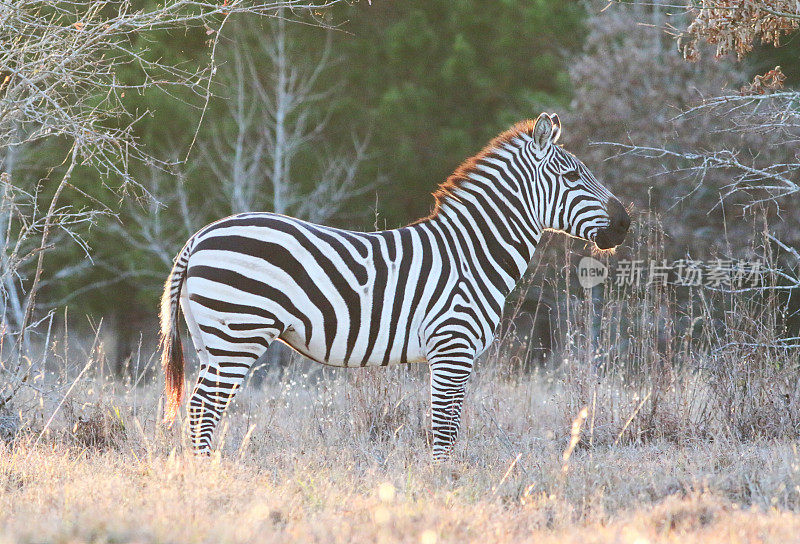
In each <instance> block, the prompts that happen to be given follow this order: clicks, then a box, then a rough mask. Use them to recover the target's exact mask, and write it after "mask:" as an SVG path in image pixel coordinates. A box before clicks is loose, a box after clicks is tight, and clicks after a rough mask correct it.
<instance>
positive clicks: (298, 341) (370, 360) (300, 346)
mask: <svg viewBox="0 0 800 544" xmlns="http://www.w3.org/2000/svg"><path fill="white" fill-rule="evenodd" d="M278 340H280V341H282V342H283V343H284V344H286V345H287V346H289V347H290V348H292V349H293V350H295V351H296V352H297V353H299V354H300V355H303V356H304V357H308V358H309V359H311V360H312V361H316V362H318V363H322V364H324V365H329V366H338V367H361V366H386V365H396V364H401V363H422V362H425V356H424V354H423V352H422V346H421V345H420V342H419V341H418V340H417V341H413V340H412V339H409V342H408V345H407V348H406V350H405V354H406V355H405V359H403V358H402V357H401V356H399V354H393V355H394V356H390V357H388V359H387V358H386V357H385V353H384V351H381V350H375V349H373V350H372V353H370V354H367V353H365V350H364V349H359V347H358V346H356V348H355V349H354V350H353V351H352V352H351V353H350V356H349V357H347V352H346V350H344V349H342V348H337V347H333V348H332V349H331V353H330V355H329V356H328V357H326V354H325V348H324V346H319V347H317V348H316V349H315V346H314V342H312V343H311V345H310V346H309V345H306V343H305V338H304V337H303V336H302V335H301V334H299V333H297V332H296V331H294V330H288V331H286V332H284V333H283V334H282V335H280V336H279V337H278Z"/></svg>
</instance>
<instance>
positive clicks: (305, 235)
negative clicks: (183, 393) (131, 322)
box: [162, 114, 628, 459]
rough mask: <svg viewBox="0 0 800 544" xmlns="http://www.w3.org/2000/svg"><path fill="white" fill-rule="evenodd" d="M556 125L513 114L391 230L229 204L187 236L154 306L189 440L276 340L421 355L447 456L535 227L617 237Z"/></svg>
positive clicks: (206, 429)
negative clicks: (182, 387)
mask: <svg viewBox="0 0 800 544" xmlns="http://www.w3.org/2000/svg"><path fill="white" fill-rule="evenodd" d="M560 130H561V127H560V122H559V121H558V117H557V116H548V115H547V114H542V115H541V116H540V117H539V119H537V121H536V122H533V121H526V122H523V123H519V124H518V125H516V126H515V127H514V128H512V129H511V130H509V131H507V132H505V133H503V134H502V135H500V136H499V137H498V138H496V139H495V140H493V141H492V142H491V144H490V145H489V146H488V147H487V148H486V149H484V150H483V151H482V152H481V153H479V154H478V155H476V156H475V157H473V158H472V159H470V160H468V161H467V162H465V163H464V164H463V165H462V166H461V167H460V168H459V169H458V170H456V172H455V173H454V174H453V176H451V177H450V178H449V179H448V181H447V182H446V183H444V184H442V186H441V187H440V189H439V191H437V192H436V193H435V196H436V201H437V202H436V207H435V209H434V211H433V213H432V214H431V216H430V217H427V218H424V219H422V220H420V221H418V222H416V223H414V224H412V225H409V226H407V227H403V228H400V229H395V230H387V231H382V232H372V233H362V232H352V231H346V230H340V229H335V228H330V227H325V226H320V225H314V224H311V223H307V222H305V221H301V220H299V219H294V218H291V217H286V216H281V215H276V214H272V213H244V214H239V215H235V216H232V217H228V218H226V219H222V220H220V221H217V222H216V223H213V224H211V225H209V226H207V227H205V228H204V229H202V230H201V231H200V232H198V233H197V234H195V235H194V236H193V237H192V238H191V239H190V240H189V241H188V242H187V244H186V246H185V248H184V250H183V251H182V252H181V253H180V254H179V257H178V260H177V261H176V264H175V267H174V268H173V271H172V273H171V274H170V279H169V280H168V283H167V287H166V289H165V296H164V304H163V307H162V332H163V334H164V337H165V338H166V339H169V338H174V337H175V332H174V331H175V326H176V321H177V303H178V300H180V304H181V307H182V309H183V313H184V317H185V320H186V322H187V324H188V327H189V330H190V333H191V337H192V340H193V342H194V346H195V349H196V350H197V352H198V354H199V357H200V360H201V362H202V366H201V370H200V375H199V377H198V381H197V385H196V386H195V388H194V392H193V394H192V396H191V398H190V401H189V414H190V416H189V417H190V429H191V435H192V441H193V445H194V446H195V448H196V449H197V450H198V451H200V452H208V451H210V447H211V437H212V433H213V431H214V428H215V427H216V425H217V423H218V421H219V419H220V417H221V415H222V413H223V411H224V410H225V407H226V406H227V405H228V403H229V402H230V400H231V398H232V397H233V395H234V393H235V391H236V389H237V388H238V387H239V386H240V385H241V383H242V381H243V379H244V377H245V375H246V374H247V372H248V370H249V369H250V366H251V365H252V364H253V362H254V361H255V360H256V359H258V358H259V357H260V356H261V355H262V354H263V353H264V351H265V350H266V349H267V348H268V347H269V345H270V344H271V343H272V342H273V341H274V340H276V339H277V340H280V341H282V342H285V343H286V344H288V345H289V346H291V347H292V348H294V349H295V350H297V351H298V352H300V353H302V354H303V355H305V356H307V357H309V358H310V359H313V360H315V361H318V362H320V363H324V364H328V365H336V366H344V367H362V366H368V365H389V364H399V363H415V362H423V361H427V362H428V363H429V365H430V370H431V408H432V409H431V413H432V424H433V435H434V458H435V459H441V458H444V457H446V456H447V455H448V454H449V452H450V450H451V448H452V445H453V442H454V440H455V438H456V436H457V434H458V429H459V422H460V412H461V404H462V401H463V399H464V393H465V386H466V382H467V379H468V378H469V375H470V373H471V371H472V367H473V362H474V360H475V358H476V357H477V356H478V355H479V354H480V353H482V352H483V351H484V350H485V349H486V348H487V347H488V345H489V343H490V342H491V341H492V339H493V336H494V332H495V329H496V328H497V326H498V324H499V323H500V319H501V313H502V310H503V304H504V301H505V299H506V297H507V296H508V294H509V293H510V292H511V290H512V289H513V287H514V286H515V284H516V283H517V282H518V281H519V279H520V278H521V276H522V274H523V273H524V271H525V270H526V268H527V266H528V263H529V261H530V260H531V257H532V255H533V252H534V250H535V248H536V245H537V243H538V242H539V239H540V236H541V233H542V231H543V230H544V229H548V228H549V229H557V230H561V231H564V232H566V233H568V234H570V235H572V236H576V237H579V238H584V239H587V240H594V241H595V242H596V243H597V244H598V246H600V247H603V246H605V247H612V246H613V245H616V244H618V243H619V242H620V241H621V240H622V238H623V237H624V234H625V231H626V230H627V227H628V219H627V214H625V211H624V209H623V208H622V206H621V205H620V204H619V202H618V201H617V200H616V199H615V198H614V197H613V196H612V195H611V194H610V193H609V192H608V191H607V190H606V189H605V188H603V187H602V186H601V185H600V184H599V183H598V182H597V181H596V180H595V179H594V177H593V176H592V175H591V173H590V172H589V171H588V170H587V169H586V167H585V166H584V165H583V164H582V163H581V162H580V161H578V160H577V159H576V158H575V157H574V156H572V155H571V154H569V153H568V152H566V151H564V150H563V149H562V148H561V147H559V146H557V145H555V141H556V140H557V138H558V136H559V133H560ZM601 240H602V245H601ZM165 344H166V347H169V343H168V341H167V340H165ZM166 353H167V349H165V368H167V369H168V377H170V372H173V371H174V369H173V368H170V367H169V365H167V360H166V358H167V354H166ZM181 365H182V363H181ZM174 366H176V365H173V367H174ZM180 372H181V376H180V380H181V382H182V379H183V378H182V369H181V370H180ZM172 379H173V380H175V376H174V375H172ZM168 389H169V388H168ZM179 394H180V392H178V393H177V394H176V393H174V391H173V393H172V395H173V398H172V400H173V401H174V400H175V398H179ZM176 395H178V397H176Z"/></svg>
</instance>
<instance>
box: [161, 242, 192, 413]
mask: <svg viewBox="0 0 800 544" xmlns="http://www.w3.org/2000/svg"><path fill="white" fill-rule="evenodd" d="M189 253H190V251H189V244H188V243H187V244H186V245H185V246H184V248H183V249H182V250H181V252H180V253H178V258H177V259H176V260H175V264H174V265H173V267H172V270H171V271H170V273H169V276H168V277H167V282H166V284H165V285H164V293H163V294H162V296H161V350H162V352H161V366H162V367H163V368H164V398H165V399H166V404H165V407H164V421H165V422H166V423H168V424H169V423H172V422H173V421H174V420H175V416H176V415H177V414H178V410H179V409H180V406H181V401H182V400H183V388H184V385H183V366H184V362H183V346H182V345H181V336H180V332H179V331H178V319H179V317H180V315H179V314H180V307H181V305H180V300H179V297H180V294H181V288H182V287H183V281H184V279H185V275H186V263H187V262H188V260H189Z"/></svg>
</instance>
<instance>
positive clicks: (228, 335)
mask: <svg viewBox="0 0 800 544" xmlns="http://www.w3.org/2000/svg"><path fill="white" fill-rule="evenodd" d="M200 330H201V331H202V334H203V338H204V341H205V345H206V350H207V352H208V364H206V365H203V366H202V367H201V369H200V375H199V376H198V377H197V384H196V385H195V387H194V391H193V393H192V396H191V398H190V399H189V437H190V440H191V444H192V448H193V450H194V452H195V453H198V454H204V455H208V454H210V453H211V439H212V437H213V435H214V430H215V429H216V428H217V424H218V423H219V421H220V419H222V415H223V414H224V413H225V409H226V408H227V407H228V405H229V404H230V402H231V401H232V400H233V397H234V396H235V395H236V392H237V390H238V389H239V387H241V385H242V383H243V382H244V379H245V376H247V373H248V372H249V370H250V367H251V366H252V365H253V363H254V362H255V361H256V360H257V359H258V358H259V357H260V356H261V355H263V353H264V352H265V351H266V350H267V348H268V347H269V345H270V344H271V343H272V340H273V339H274V338H275V337H276V336H277V335H278V333H277V332H276V331H270V333H269V334H268V335H265V334H264V331H263V330H262V331H258V335H255V334H254V331H244V334H243V333H242V332H241V331H231V330H230V329H227V328H226V330H224V331H223V330H220V329H217V328H214V327H211V326H203V325H200ZM234 333H236V334H234Z"/></svg>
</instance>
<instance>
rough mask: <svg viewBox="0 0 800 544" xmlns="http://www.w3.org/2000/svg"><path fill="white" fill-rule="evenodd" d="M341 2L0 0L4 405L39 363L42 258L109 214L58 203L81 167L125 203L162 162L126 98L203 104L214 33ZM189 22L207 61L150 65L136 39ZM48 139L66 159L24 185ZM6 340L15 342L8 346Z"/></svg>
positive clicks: (0, 390) (0, 396)
mask: <svg viewBox="0 0 800 544" xmlns="http://www.w3.org/2000/svg"><path fill="white" fill-rule="evenodd" d="M337 1H338V0H323V1H321V2H313V1H301V0H280V1H263V0H224V1H221V2H217V1H206V0H175V1H172V2H164V3H162V4H159V5H158V6H156V7H153V8H150V9H135V8H134V6H133V5H132V3H131V2H130V0H98V1H92V2H88V1H87V2H83V1H81V2H76V1H72V0H63V1H62V0H51V1H45V0H13V1H8V0H0V153H1V154H2V158H3V164H2V168H3V173H4V175H3V177H2V195H3V200H2V206H0V225H1V226H2V227H3V228H4V233H3V234H4V239H3V244H4V246H3V248H2V249H3V255H2V258H0V266H2V269H1V270H0V272H1V274H0V275H1V276H2V277H0V280H1V281H0V284H2V287H3V288H2V289H0V297H2V302H3V304H2V308H3V315H4V319H3V321H2V325H3V328H2V330H0V343H2V345H3V356H2V357H0V360H1V361H2V362H0V377H1V379H0V409H1V408H2V407H3V406H6V405H7V404H8V402H9V401H10V400H11V399H12V398H13V397H14V395H15V393H16V392H17V391H18V390H19V389H20V387H22V386H23V385H25V384H27V383H28V377H29V376H30V375H31V372H32V369H33V368H34V366H35V365H34V364H33V363H32V358H31V356H30V355H31V354H30V353H29V348H28V343H27V342H26V341H25V339H26V338H27V332H28V331H29V329H30V328H31V327H32V326H33V325H35V311H36V308H37V295H38V293H39V291H40V289H41V287H42V285H45V284H46V282H47V278H45V277H44V269H45V267H44V258H45V254H46V253H47V251H48V250H50V249H51V248H53V247H54V246H55V244H56V242H57V241H58V237H59V236H65V237H69V238H71V239H72V240H74V241H76V242H78V243H79V244H82V245H83V246H84V248H86V245H85V243H83V241H82V238H81V236H80V232H81V229H82V228H83V227H84V226H86V225H88V224H92V223H93V222H94V220H95V218H96V216H97V214H98V213H113V212H112V210H111V209H110V208H109V207H107V206H105V205H103V204H102V203H100V202H97V201H93V202H94V203H95V204H96V207H95V208H86V209H74V208H72V207H70V206H68V205H64V204H62V197H63V196H64V194H65V193H67V192H70V191H74V192H76V193H77V194H81V192H80V190H79V189H77V187H76V186H75V184H73V183H72V176H73V173H74V172H75V169H76V167H78V166H88V167H90V168H92V169H94V170H95V171H96V172H98V173H99V174H100V175H101V176H102V177H103V179H104V180H106V181H107V182H108V183H109V186H111V187H113V188H115V189H118V190H119V189H121V190H122V191H123V192H121V193H120V196H122V198H123V199H124V198H126V195H127V194H128V193H126V192H124V191H126V190H134V191H138V192H139V193H142V192H144V193H146V192H147V191H146V188H145V187H144V186H143V185H141V184H139V183H137V182H136V180H134V179H133V177H132V176H131V175H130V170H129V165H130V163H131V161H143V162H146V163H151V164H156V163H158V161H156V160H155V159H153V157H152V155H151V154H150V153H149V152H148V150H147V149H146V147H145V146H144V145H142V143H141V142H139V141H138V140H137V139H136V138H135V137H134V134H133V127H134V126H135V124H136V122H137V121H138V119H139V118H141V116H142V115H144V114H145V113H143V112H138V113H134V112H131V111H128V109H127V108H126V103H125V100H124V97H125V93H126V92H131V91H143V90H145V89H152V88H157V89H162V90H164V91H166V92H169V91H171V90H172V89H175V88H178V87H179V88H182V89H184V90H188V91H189V92H190V93H194V94H195V95H196V96H197V97H199V100H200V101H201V102H202V103H204V104H205V105H206V106H207V104H208V102H209V99H210V96H211V92H210V91H211V81H212V78H213V77H214V74H215V73H216V69H217V63H216V55H217V46H218V43H219V40H218V36H219V33H220V31H221V29H222V28H223V27H224V25H225V24H226V22H227V21H228V19H229V18H230V17H231V16H232V15H236V14H253V15H269V16H279V17H282V18H285V17H292V18H294V17H296V16H297V15H298V14H299V12H300V11H301V10H302V11H303V12H304V13H307V14H311V16H313V14H314V13H315V11H314V10H317V9H319V8H321V7H326V6H329V5H331V4H334V3H336V2H337ZM190 27H200V28H205V29H207V34H209V35H210V36H211V39H210V43H209V59H208V62H207V63H205V64H204V65H201V66H196V67H192V68H187V67H186V66H183V65H177V64H170V63H169V62H167V61H165V60H163V59H154V58H152V57H151V56H150V55H149V54H148V52H147V51H146V50H145V51H143V50H142V49H141V48H140V43H141V42H138V43H137V41H136V40H137V38H138V37H140V36H147V35H148V34H153V33H155V32H161V31H167V30H170V29H178V28H190ZM122 68H130V69H133V70H135V71H137V72H138V74H139V77H138V80H137V81H136V82H134V83H126V84H123V83H122V82H121V81H120V80H119V78H118V76H117V74H118V73H119V72H120V70H121V69H122ZM205 109H206V108H205V107H204V108H203V110H202V111H203V113H204V112H205ZM202 118H203V115H202V114H201V115H200V121H199V122H202ZM45 141H58V142H61V143H62V144H63V143H66V146H65V147H66V149H68V151H67V152H66V155H65V157H64V159H63V161H60V163H57V164H54V165H51V168H50V174H49V175H48V176H47V177H45V178H44V179H43V180H41V181H39V182H38V183H33V184H31V186H30V188H29V189H28V190H24V189H23V188H22V187H21V186H20V184H19V181H20V178H19V176H15V177H14V178H12V177H11V175H9V174H10V172H11V171H13V170H14V167H15V164H16V161H17V158H18V155H19V153H20V151H21V150H22V149H23V147H24V146H30V145H34V144H40V143H42V142H45ZM162 165H163V163H162ZM81 196H82V197H89V195H85V194H81ZM90 200H91V198H90ZM87 249H88V248H87ZM23 293H24V295H23ZM9 338H11V339H14V342H13V345H12V346H10V347H9V346H8V345H7V344H8V342H7V341H6V340H8V339H9Z"/></svg>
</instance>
